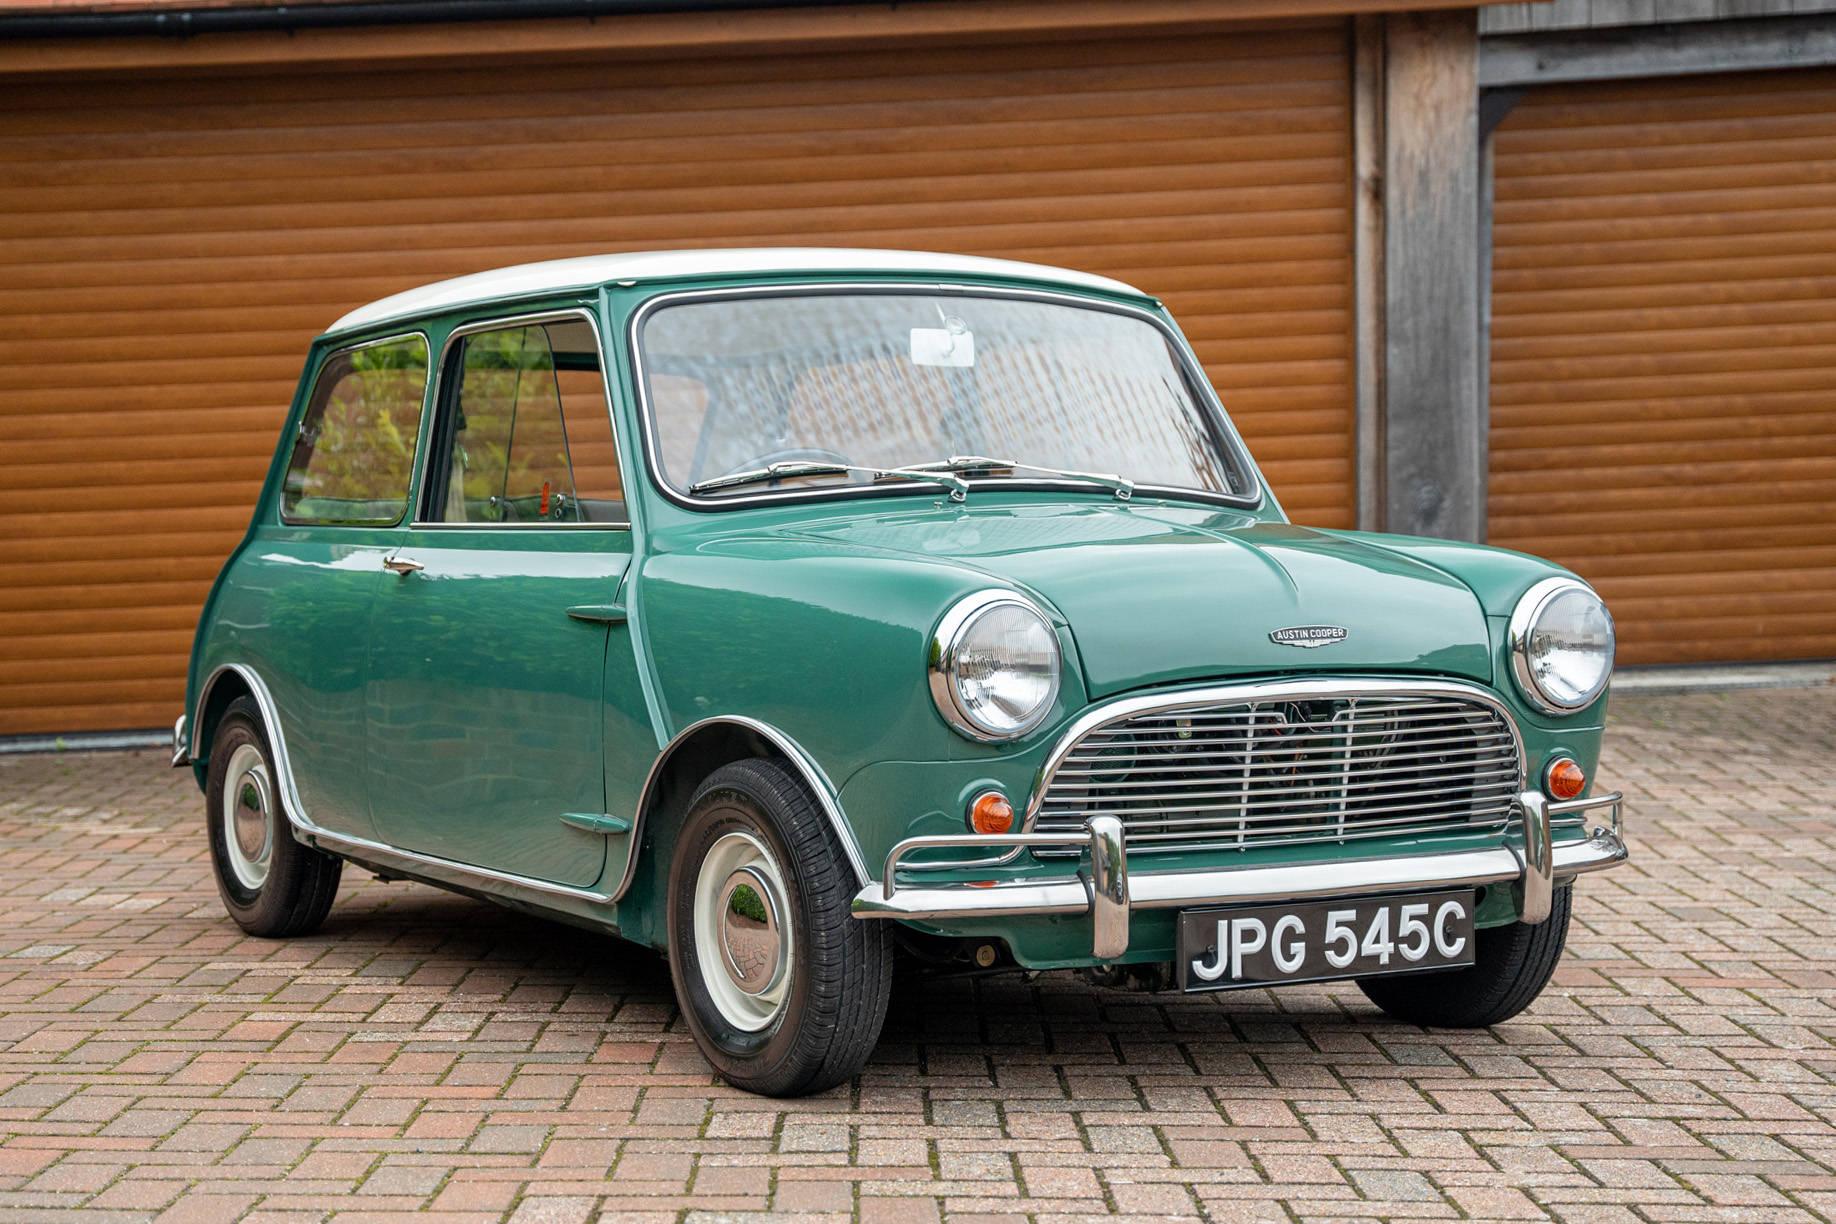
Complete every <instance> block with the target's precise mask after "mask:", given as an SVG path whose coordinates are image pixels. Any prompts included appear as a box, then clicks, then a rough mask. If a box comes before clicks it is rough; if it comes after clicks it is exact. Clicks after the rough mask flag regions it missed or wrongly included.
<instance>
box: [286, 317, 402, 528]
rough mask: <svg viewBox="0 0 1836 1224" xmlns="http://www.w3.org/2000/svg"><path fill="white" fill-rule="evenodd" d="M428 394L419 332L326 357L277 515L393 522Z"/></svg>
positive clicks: (349, 521)
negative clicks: (415, 334) (424, 401)
mask: <svg viewBox="0 0 1836 1224" xmlns="http://www.w3.org/2000/svg"><path fill="white" fill-rule="evenodd" d="M426 394H427V341H426V340H425V339H424V338H422V337H421V336H402V337H399V338H397V339H394V340H384V341H382V342H381V343H379V344H366V345H364V346H362V347H360V348H353V349H345V350H343V351H341V352H337V353H333V354H332V355H331V356H329V357H327V358H326V359H325V364H324V365H322V366H321V367H320V368H319V377H318V380H317V381H316V382H315V383H314V384H313V389H312V398H311V399H310V400H309V401H307V404H306V411H305V413H304V414H302V415H301V417H300V431H299V434H298V435H297V436H296V437H295V439H294V443H293V457H292V459H291V460H290V461H289V462H288V464H287V477H286V479H285V481H283V482H282V485H281V519H282V521H284V522H288V523H346V524H368V525H372V526H377V525H382V526H386V525H388V524H390V523H395V522H399V521H400V519H401V517H402V512H403V511H404V510H406V509H407V508H408V483H409V479H410V476H411V474H412V473H413V471H414V449H415V443H416V441H417V440H418V439H419V437H420V433H421V403H422V401H423V399H424V398H425V397H426Z"/></svg>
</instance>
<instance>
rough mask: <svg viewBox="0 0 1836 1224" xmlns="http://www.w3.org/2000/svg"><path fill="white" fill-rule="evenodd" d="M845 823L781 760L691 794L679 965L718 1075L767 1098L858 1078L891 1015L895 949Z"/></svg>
mask: <svg viewBox="0 0 1836 1224" xmlns="http://www.w3.org/2000/svg"><path fill="white" fill-rule="evenodd" d="M854 890H855V879H854V873H853V871H852V870H850V868H849V866H848V860H847V857H846V856H845V855H844V854H843V852H842V849H841V846H840V844H839V843H838V841H837V840H836V836H835V833H834V830H832V829H831V828H830V827H829V824H828V822H827V821H826V820H825V819H823V815H822V813H821V812H820V811H819V810H818V809H817V807H816V805H815V803H814V802H812V800H811V798H810V795H809V792H808V791H807V790H806V789H805V788H804V786H803V784H802V782H801V780H800V779H798V778H797V777H796V776H795V775H793V774H792V773H791V772H790V771H789V770H787V769H785V768H784V767H783V766H781V765H779V764H777V763H775V762H772V761H739V762H735V763H734V764H731V765H727V766H724V767H722V768H721V769H718V770H716V771H715V772H714V773H713V774H711V775H710V776H709V777H708V779H707V780H706V781H705V782H703V783H702V785H701V787H700V789H699V790H697V791H696V792H695V795H694V798H693V799H692V800H691V801H690V803H689V813H688V816H687V818H686V819H685V820H684V822H683V826H682V831H681V833H680V835H679V836H678V837H677V839H676V850H675V854H674V856H673V857H672V859H671V860H670V875H669V963H670V975H671V977H672V978H673V979H674V980H675V986H676V997H677V999H678V1000H679V1001H680V1002H681V1005H682V1010H683V1012H684V1014H685V1015H686V1016H687V1017H688V1022H689V1028H690V1030H691V1031H692V1032H693V1033H694V1035H695V1041H696V1043H697V1044H698V1045H699V1046H700V1047H701V1052H702V1053H703V1054H704V1055H705V1056H706V1057H707V1059H708V1061H709V1062H711V1063H713V1064H714V1067H715V1069H716V1070H717V1071H718V1072H719V1073H720V1075H721V1077H722V1078H723V1079H725V1080H727V1081H728V1082H729V1083H731V1084H733V1085H734V1086H736V1087H739V1088H745V1089H747V1090H749V1091H752V1092H758V1093H762V1094H764V1095H766V1096H799V1095H802V1094H805V1093H812V1092H821V1091H823V1090H825V1089H828V1088H832V1087H834V1086H835V1085H836V1084H839V1083H842V1082H843V1081H845V1080H848V1079H850V1078H852V1077H853V1075H854V1074H855V1072H857V1071H859V1070H860V1068H861V1066H862V1065H863V1064H864V1063H866V1061H867V1058H868V1056H869V1055H870V1054H872V1053H873V1047H874V1044H875V1043H876V1042H877V1041H878V1040H879V1036H880V1026H881V1025H882V1024H883V1023H884V1022H885V1019H886V1000H887V996H888V993H889V991H890V990H891V985H892V966H893V955H892V947H891V944H890V942H889V941H888V939H887V935H886V932H885V930H884V929H883V924H880V923H873V922H862V921H860V920H858V919H856V918H854V917H853V916H852V915H851V914H850V912H849V903H850V902H851V901H852V900H853V897H854Z"/></svg>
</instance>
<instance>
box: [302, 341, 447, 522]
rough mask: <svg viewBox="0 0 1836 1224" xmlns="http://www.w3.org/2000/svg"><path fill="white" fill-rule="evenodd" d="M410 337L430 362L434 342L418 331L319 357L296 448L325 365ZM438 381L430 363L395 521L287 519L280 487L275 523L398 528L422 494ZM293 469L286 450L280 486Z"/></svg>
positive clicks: (342, 347) (345, 347)
mask: <svg viewBox="0 0 1836 1224" xmlns="http://www.w3.org/2000/svg"><path fill="white" fill-rule="evenodd" d="M410 336H418V337H420V340H421V347H422V348H423V349H425V350H427V360H428V361H429V362H430V363H431V362H432V361H433V341H432V340H431V339H430V338H429V337H428V334H427V332H426V331H424V330H422V329H421V328H414V329H412V330H409V331H403V332H394V333H392V334H390V335H387V336H380V337H378V338H377V339H375V340H365V341H362V342H361V343H358V344H340V345H339V346H337V347H336V348H331V349H327V350H326V351H325V355H324V356H323V357H320V358H319V361H318V365H317V366H316V368H314V370H313V372H312V384H311V386H310V387H309V388H308V389H307V391H306V399H305V400H304V402H302V403H301V404H300V418H299V420H297V421H295V422H294V423H293V433H292V440H293V445H294V446H298V445H299V439H300V429H301V427H302V426H304V425H305V424H306V409H307V408H308V407H310V406H311V404H312V397H313V393H314V392H316V391H318V389H319V379H320V378H321V377H323V376H324V374H325V363H326V362H328V361H330V360H331V359H332V358H333V357H336V356H338V355H339V354H341V353H355V352H359V351H361V350H363V349H367V348H375V347H376V346H377V345H379V344H394V343H395V342H396V341H398V340H406V339H408V338H409V337H410ZM438 381H439V371H438V369H437V368H436V367H434V366H432V365H431V364H430V365H429V367H428V370H427V381H426V382H425V383H424V384H423V385H422V387H421V420H420V424H419V426H418V427H417V428H416V430H415V435H414V444H415V449H416V452H417V453H416V455H415V456H414V458H413V459H412V460H411V461H410V462H409V464H408V501H407V504H406V505H404V506H403V507H402V512H401V513H400V514H398V515H396V516H395V518H394V519H392V520H391V521H389V522H387V523H340V522H336V521H332V520H326V519H298V520H293V519H289V518H288V517H287V516H286V514H285V512H284V511H283V510H282V508H281V507H282V505H283V503H284V502H285V500H286V489H285V488H284V487H283V488H281V489H279V490H276V494H275V498H274V520H275V521H276V522H277V523H279V524H280V525H281V526H283V527H351V528H356V529H360V530H367V531H379V530H385V529H387V528H390V527H399V526H401V525H402V522H403V520H405V519H407V518H408V517H409V512H410V511H411V510H413V509H415V500H416V499H417V498H419V497H420V495H421V484H420V481H419V479H418V476H419V474H420V470H421V463H422V461H423V460H422V456H423V455H425V453H426V451H427V437H428V430H429V429H431V428H432V424H431V422H432V418H433V413H432V411H430V408H431V406H432V405H433V404H435V403H437V402H438V401H436V400H435V399H434V398H433V396H434V387H435V384H436V383H437V382H438ZM292 466H293V447H288V449H287V466H286V467H285V468H282V469H281V483H282V485H283V486H284V485H285V483H286V479H287V471H288V469H290V468H292Z"/></svg>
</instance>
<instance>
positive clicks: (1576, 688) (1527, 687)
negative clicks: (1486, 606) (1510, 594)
mask: <svg viewBox="0 0 1836 1224" xmlns="http://www.w3.org/2000/svg"><path fill="white" fill-rule="evenodd" d="M1511 666H1512V670H1513V671H1514V672H1515V673H1516V674H1517V687H1518V688H1520V689H1522V690H1523V694H1524V696H1525V697H1527V698H1529V699H1530V700H1531V701H1532V702H1534V703H1535V704H1536V705H1537V706H1538V707H1540V708H1541V709H1543V710H1545V711H1547V712H1548V713H1551V714H1571V713H1573V712H1574V711H1576V710H1579V709H1581V708H1582V707H1583V706H1585V705H1588V704H1589V703H1590V702H1592V701H1593V700H1594V699H1595V698H1596V697H1598V696H1600V693H1601V690H1603V689H1605V688H1606V685H1607V680H1608V679H1610V678H1611V677H1612V675H1613V617H1612V614H1611V613H1609V612H1608V611H1607V607H1606V604H1604V603H1602V602H1601V601H1600V596H1598V595H1596V594H1594V592H1593V591H1592V590H1591V589H1590V588H1589V587H1588V586H1587V585H1586V584H1585V583H1581V582H1577V581H1576V580H1575V579H1573V578H1545V579H1544V580H1543V581H1541V582H1539V583H1537V584H1536V585H1535V586H1533V587H1531V588H1530V589H1529V590H1528V591H1525V592H1524V597H1523V598H1522V599H1520V600H1518V601H1517V610H1516V611H1514V612H1512V613H1511Z"/></svg>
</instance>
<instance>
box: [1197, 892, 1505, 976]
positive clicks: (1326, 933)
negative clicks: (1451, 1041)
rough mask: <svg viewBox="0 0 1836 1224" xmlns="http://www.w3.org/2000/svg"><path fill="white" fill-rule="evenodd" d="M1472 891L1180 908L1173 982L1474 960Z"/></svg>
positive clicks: (1348, 972)
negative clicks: (1175, 975) (1212, 907)
mask: <svg viewBox="0 0 1836 1224" xmlns="http://www.w3.org/2000/svg"><path fill="white" fill-rule="evenodd" d="M1473 896H1474V894H1473V890H1472V889H1470V888H1469V889H1462V890H1461V891H1459V892H1439V893H1416V894H1414V895H1410V896H1398V897H1368V898H1363V899H1357V898H1354V899H1352V900H1348V901H1304V902H1298V903H1296V904H1293V905H1265V906H1257V907H1254V908H1249V907H1228V908H1217V909H1198V910H1182V911H1180V915H1179V930H1178V936H1177V940H1176V951H1177V960H1176V961H1175V962H1174V963H1175V965H1176V967H1177V970H1178V975H1179V988H1180V989H1181V990H1187V991H1198V990H1235V989H1240V988H1243V987H1247V986H1280V985H1284V984H1286V983H1289V982H1320V981H1327V980H1329V979H1332V978H1350V977H1375V976H1377V975H1378V974H1384V973H1413V972H1418V971H1420V970H1423V969H1454V968H1459V967H1461V966H1464V965H1470V964H1472V963H1473Z"/></svg>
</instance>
